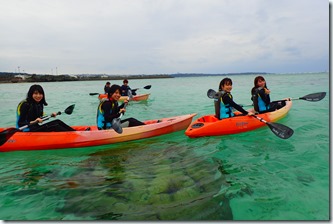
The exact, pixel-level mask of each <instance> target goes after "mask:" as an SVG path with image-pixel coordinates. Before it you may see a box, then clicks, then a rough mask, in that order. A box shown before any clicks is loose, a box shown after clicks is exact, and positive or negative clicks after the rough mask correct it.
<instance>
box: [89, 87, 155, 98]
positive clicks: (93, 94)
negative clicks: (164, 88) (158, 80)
mask: <svg viewBox="0 0 333 224" xmlns="http://www.w3.org/2000/svg"><path fill="white" fill-rule="evenodd" d="M150 88H151V85H147V86H144V87H142V89H150ZM138 89H140V88H136V89H132V92H135V91H137V90H138ZM89 95H90V96H95V95H99V93H89Z"/></svg>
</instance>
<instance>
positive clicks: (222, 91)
mask: <svg viewBox="0 0 333 224" xmlns="http://www.w3.org/2000/svg"><path fill="white" fill-rule="evenodd" d="M231 90H232V80H231V79H230V78H224V79H222V80H221V82H220V85H219V92H217V93H216V95H215V99H214V105H215V116H216V117H217V118H218V119H219V120H221V119H223V118H229V117H234V116H235V114H234V113H233V108H235V109H236V110H238V111H239V112H241V113H242V114H241V115H249V116H252V115H254V114H253V113H252V112H248V111H246V110H244V109H243V107H241V106H240V105H238V104H237V103H235V102H234V101H233V97H232V95H231Z"/></svg>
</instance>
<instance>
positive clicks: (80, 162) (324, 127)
mask: <svg viewBox="0 0 333 224" xmlns="http://www.w3.org/2000/svg"><path fill="white" fill-rule="evenodd" d="M224 77H225V76H220V77H219V76H203V77H186V78H169V79H141V80H129V86H130V87H131V88H141V89H140V90H138V91H137V92H138V93H141V94H142V93H151V95H150V98H149V100H148V101H147V102H132V103H130V105H129V106H128V107H127V112H126V114H125V116H124V117H123V118H128V117H135V118H137V119H139V120H146V119H157V118H163V117H170V116H175V115H182V114H189V113H197V114H198V115H197V116H196V117H195V118H198V117H199V116H202V115H206V114H212V113H214V106H213V102H212V100H211V99H209V98H208V97H207V90H208V89H210V88H213V89H215V90H216V89H217V88H218V85H219V82H220V81H221V79H222V78H224ZM229 77H230V78H232V80H233V90H232V94H233V97H234V100H235V101H236V102H237V103H239V104H244V105H247V104H251V100H250V97H251V96H250V90H251V88H252V86H253V80H254V78H255V75H232V76H229ZM265 79H266V81H267V86H268V88H269V89H270V90H271V100H279V99H284V98H286V97H291V98H294V99H298V98H299V97H302V96H304V95H307V94H310V93H315V92H327V95H326V97H325V98H324V99H323V100H321V101H319V102H308V101H304V100H295V101H294V103H293V107H292V109H291V110H290V112H289V113H288V115H287V116H286V117H285V118H283V119H282V120H279V121H278V123H281V124H284V125H286V126H288V127H290V128H292V129H293V130H294V131H295V133H294V135H293V136H292V137H291V138H290V139H287V140H283V139H280V138H278V137H277V136H275V135H274V134H273V133H272V132H271V130H270V129H269V128H267V127H264V128H261V129H258V130H255V131H251V132H246V133H242V134H235V135H228V136H218V137H205V138H197V139H190V138H188V137H187V136H186V135H185V134H184V131H180V132H176V133H172V134H168V135H164V136H159V137H154V138H149V139H143V140H138V141H131V142H124V143H118V144H113V145H105V146H99V147H88V148H74V149H61V150H43V151H17V152H9V153H1V154H0V208H1V209H0V219H2V220H126V221H132V220H136V221H140V220H150V221H156V220H163V221H167V220H177V221H183V220H188V221H193V220H197V221H203V220H205V221H207V220H269V221H271V220H329V219H330V189H329V187H330V138H329V137H330V136H329V134H330V103H329V102H330V92H329V91H330V88H329V81H330V78H329V74H328V73H304V74H267V75H265ZM109 81H110V82H111V83H112V84H115V83H116V84H121V80H117V81H114V80H109ZM39 84H41V85H42V86H43V88H44V90H45V97H46V101H47V102H48V104H49V106H47V107H45V109H44V110H45V112H46V113H52V112H57V111H63V110H64V109H65V108H66V107H68V106H69V105H71V104H75V105H76V106H75V110H74V112H73V114H72V115H66V114H62V115H59V116H58V117H57V118H59V119H61V120H63V121H64V122H66V123H67V124H69V125H94V124H95V123H96V110H97V106H98V99H97V96H90V95H89V93H94V92H97V93H98V92H102V90H103V87H104V84H105V81H82V82H79V81H77V82H52V83H39ZM31 85H32V83H10V84H0V94H1V98H0V105H1V107H0V118H1V119H0V127H11V126H15V120H16V114H15V112H16V107H17V104H18V103H19V102H20V101H21V100H22V99H24V98H25V97H26V94H27V92H28V89H29V87H30V86H31ZM146 85H152V88H151V89H149V90H146V89H143V88H142V87H144V86H146ZM31 141H33V140H31Z"/></svg>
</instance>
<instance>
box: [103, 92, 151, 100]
mask: <svg viewBox="0 0 333 224" xmlns="http://www.w3.org/2000/svg"><path fill="white" fill-rule="evenodd" d="M149 95H150V93H146V94H140V95H135V96H133V97H132V98H131V99H129V100H131V101H144V100H148V97H149ZM107 97H108V94H99V95H98V99H100V100H102V99H106V98H107ZM127 99H128V96H121V97H120V98H119V101H124V100H127Z"/></svg>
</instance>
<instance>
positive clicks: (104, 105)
mask: <svg viewBox="0 0 333 224" xmlns="http://www.w3.org/2000/svg"><path fill="white" fill-rule="evenodd" d="M120 92H121V88H120V86H119V85H112V86H111V88H110V90H109V93H108V99H107V100H105V101H102V102H101V103H100V104H99V105H98V108H97V127H98V129H99V130H102V129H110V128H112V120H113V119H115V118H118V117H119V116H120V114H121V113H125V112H126V109H125V108H124V107H125V104H127V103H128V101H127V100H125V101H124V103H123V104H122V105H120V106H119V105H118V100H119V98H120V96H121V95H120ZM121 124H122V125H121V126H122V127H133V126H139V125H145V123H143V122H141V121H139V120H137V119H135V118H127V119H124V120H121Z"/></svg>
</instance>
